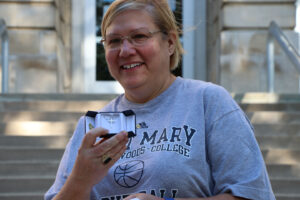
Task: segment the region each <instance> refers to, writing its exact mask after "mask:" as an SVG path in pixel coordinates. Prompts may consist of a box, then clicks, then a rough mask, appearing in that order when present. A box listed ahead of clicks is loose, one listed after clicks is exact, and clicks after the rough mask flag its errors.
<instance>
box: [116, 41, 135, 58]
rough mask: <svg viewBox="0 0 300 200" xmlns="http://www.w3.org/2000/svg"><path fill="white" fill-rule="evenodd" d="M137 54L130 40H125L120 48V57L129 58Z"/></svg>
mask: <svg viewBox="0 0 300 200" xmlns="http://www.w3.org/2000/svg"><path fill="white" fill-rule="evenodd" d="M135 52H136V51H135V48H134V46H133V44H131V43H130V42H129V40H128V39H123V42H122V44H121V47H120V54H119V55H120V56H121V57H127V56H130V55H132V54H134V53H135Z"/></svg>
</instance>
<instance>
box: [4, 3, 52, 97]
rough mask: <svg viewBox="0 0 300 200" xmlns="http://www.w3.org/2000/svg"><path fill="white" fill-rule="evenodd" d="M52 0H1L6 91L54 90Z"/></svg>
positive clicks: (46, 91) (36, 91) (41, 91)
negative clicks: (6, 55)
mask: <svg viewBox="0 0 300 200" xmlns="http://www.w3.org/2000/svg"><path fill="white" fill-rule="evenodd" d="M55 13H56V9H55V6H54V0H6V1H0V18H3V19H4V20H5V21H6V25H7V28H8V35H9V45H10V60H9V73H10V76H9V92H11V93H31V92H33V93H53V92H56V91H57V84H56V83H57V79H56V74H57V70H56V69H57V45H56V43H57V42H56V41H57V34H56V31H55Z"/></svg>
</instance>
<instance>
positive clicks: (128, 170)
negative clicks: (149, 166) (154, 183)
mask: <svg viewBox="0 0 300 200" xmlns="http://www.w3.org/2000/svg"><path fill="white" fill-rule="evenodd" d="M143 172H144V162H143V161H139V160H135V161H129V162H126V163H123V164H120V165H119V166H118V167H116V169H115V172H114V177H115V181H116V183H117V184H118V185H120V186H122V187H125V188H131V187H134V186H136V185H137V184H138V183H139V182H140V180H141V178H142V176H143Z"/></svg>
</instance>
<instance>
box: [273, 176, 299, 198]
mask: <svg viewBox="0 0 300 200" xmlns="http://www.w3.org/2000/svg"><path fill="white" fill-rule="evenodd" d="M270 181H271V185H272V189H273V192H275V193H279V194H293V196H296V195H297V196H300V190H299V188H300V179H274V178H271V179H270Z"/></svg>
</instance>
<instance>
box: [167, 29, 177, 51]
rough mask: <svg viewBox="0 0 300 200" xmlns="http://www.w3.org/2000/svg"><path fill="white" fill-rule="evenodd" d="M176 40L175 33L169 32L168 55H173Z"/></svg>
mask: <svg viewBox="0 0 300 200" xmlns="http://www.w3.org/2000/svg"><path fill="white" fill-rule="evenodd" d="M176 39H177V36H176V34H175V32H173V31H170V32H169V34H168V50H169V55H170V56H171V55H173V54H174V51H175V46H176V45H175V44H176Z"/></svg>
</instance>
